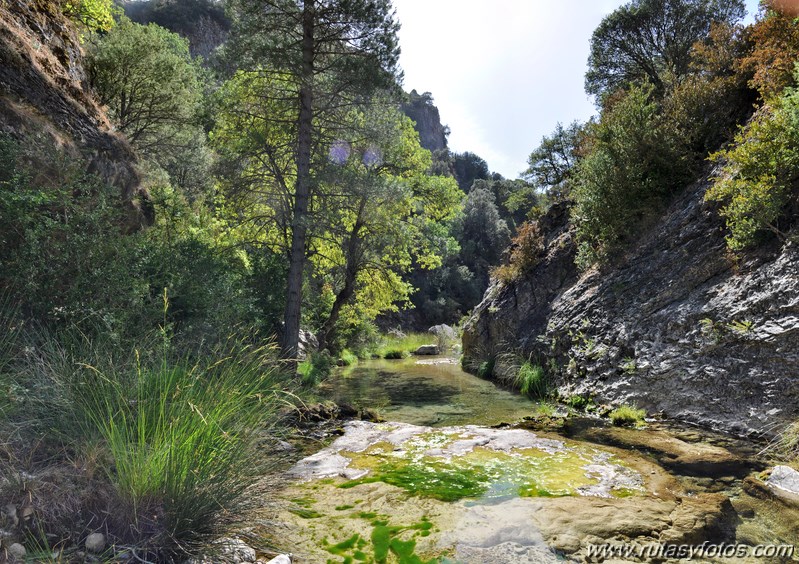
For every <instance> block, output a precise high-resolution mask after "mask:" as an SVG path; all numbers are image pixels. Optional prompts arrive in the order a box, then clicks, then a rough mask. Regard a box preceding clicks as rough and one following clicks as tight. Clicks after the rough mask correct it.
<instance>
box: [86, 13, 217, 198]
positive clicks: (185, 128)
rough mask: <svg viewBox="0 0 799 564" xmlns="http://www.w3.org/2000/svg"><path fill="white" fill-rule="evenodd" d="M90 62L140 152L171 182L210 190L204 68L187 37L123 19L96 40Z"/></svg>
mask: <svg viewBox="0 0 799 564" xmlns="http://www.w3.org/2000/svg"><path fill="white" fill-rule="evenodd" d="M87 63H88V64H87V67H88V74H89V79H90V82H91V85H92V87H93V88H94V90H95V92H96V93H97V95H98V97H99V99H100V101H101V102H102V103H103V104H104V105H105V106H107V107H108V109H109V110H110V114H111V117H112V119H113V120H114V121H115V122H116V124H117V126H118V128H119V130H120V131H121V132H122V133H124V134H125V136H126V137H127V139H128V140H129V141H130V142H131V143H132V144H133V146H134V147H135V148H136V150H137V151H138V152H139V153H140V154H141V155H142V156H144V157H145V158H146V159H148V160H150V161H152V162H154V163H156V164H157V165H158V166H159V167H161V168H163V169H164V170H166V171H167V172H168V173H169V176H170V179H171V182H172V184H174V185H180V186H181V187H182V188H183V189H184V190H186V191H193V192H194V193H195V194H196V193H197V192H200V191H202V189H203V188H206V187H207V184H208V179H207V176H208V166H209V165H208V163H209V158H210V157H209V155H208V154H207V150H206V148H205V135H204V132H203V131H202V129H201V127H200V124H199V113H200V109H201V106H200V105H201V101H202V87H201V80H200V77H201V72H200V70H199V67H198V65H197V64H196V63H195V62H194V60H193V59H192V58H191V55H190V54H189V48H188V43H187V42H186V40H185V39H182V38H181V37H180V36H178V35H176V34H174V33H172V32H170V31H168V30H166V29H164V28H162V27H159V26H157V25H155V24H149V25H146V26H145V25H139V24H136V23H133V22H131V21H130V20H128V19H127V18H122V19H121V21H120V22H119V24H118V25H117V26H116V27H115V28H114V29H113V30H111V31H109V32H108V33H106V34H104V35H102V36H100V37H97V38H95V39H94V41H93V42H92V44H91V45H90V47H89V49H88V54H87Z"/></svg>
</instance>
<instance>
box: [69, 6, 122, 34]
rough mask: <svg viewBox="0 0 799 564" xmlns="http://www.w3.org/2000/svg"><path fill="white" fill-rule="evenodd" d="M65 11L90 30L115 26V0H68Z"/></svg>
mask: <svg viewBox="0 0 799 564" xmlns="http://www.w3.org/2000/svg"><path fill="white" fill-rule="evenodd" d="M64 13H65V14H66V15H68V16H69V17H71V18H72V19H74V20H76V21H78V22H79V23H80V24H81V25H83V26H85V28H86V29H88V30H89V31H102V32H105V31H108V30H110V29H111V28H113V27H114V3H113V0H68V1H67V2H66V3H65V4H64Z"/></svg>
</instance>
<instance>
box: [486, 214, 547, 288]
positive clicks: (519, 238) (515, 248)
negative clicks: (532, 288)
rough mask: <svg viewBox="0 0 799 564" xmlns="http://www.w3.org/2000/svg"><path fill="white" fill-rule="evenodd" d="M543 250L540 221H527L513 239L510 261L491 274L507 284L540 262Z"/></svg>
mask: <svg viewBox="0 0 799 564" xmlns="http://www.w3.org/2000/svg"><path fill="white" fill-rule="evenodd" d="M543 252H544V236H543V234H542V233H541V228H540V226H539V225H538V222H536V221H528V222H525V223H523V224H522V225H520V226H519V230H518V232H517V233H516V236H514V237H513V239H512V240H511V246H510V254H509V257H508V263H507V264H503V265H501V266H498V267H497V268H495V269H494V270H493V272H492V273H491V274H492V275H493V276H494V278H496V279H498V280H500V281H502V282H504V283H505V284H509V283H511V282H514V281H516V280H518V279H519V278H520V277H521V276H522V275H523V274H524V273H525V272H528V271H529V270H531V269H532V268H533V267H534V266H535V265H536V264H538V262H539V261H540V260H541V259H542V256H543Z"/></svg>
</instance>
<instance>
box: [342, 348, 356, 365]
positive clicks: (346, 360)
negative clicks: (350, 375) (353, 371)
mask: <svg viewBox="0 0 799 564" xmlns="http://www.w3.org/2000/svg"><path fill="white" fill-rule="evenodd" d="M338 358H339V361H340V362H341V363H342V364H343V365H344V366H352V365H353V364H358V355H356V354H355V353H354V352H352V351H349V350H347V349H344V350H343V351H341V354H340V355H339V357H338Z"/></svg>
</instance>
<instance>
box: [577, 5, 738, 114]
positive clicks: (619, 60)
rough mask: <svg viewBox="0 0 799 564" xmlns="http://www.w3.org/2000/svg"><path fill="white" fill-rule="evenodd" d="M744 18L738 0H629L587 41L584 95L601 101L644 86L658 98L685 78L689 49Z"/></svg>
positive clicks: (687, 72) (608, 17)
mask: <svg viewBox="0 0 799 564" xmlns="http://www.w3.org/2000/svg"><path fill="white" fill-rule="evenodd" d="M745 13H746V10H745V6H744V3H743V1H742V0H631V1H630V2H628V3H627V4H625V5H623V6H621V7H620V8H618V9H616V10H615V11H614V12H613V13H611V14H610V15H608V16H606V17H605V18H604V19H603V20H602V23H600V24H599V27H597V29H596V30H595V31H594V34H593V36H592V37H591V54H590V56H589V58H588V72H587V73H586V76H585V89H586V92H588V93H589V94H593V95H595V96H596V97H597V99H598V100H600V101H601V100H602V99H603V98H604V97H606V96H609V95H612V94H613V93H614V92H615V91H617V90H619V89H627V88H629V87H630V86H631V85H642V84H646V83H650V84H652V85H653V86H654V88H655V91H656V92H657V93H659V94H661V95H662V94H663V93H665V92H666V90H667V87H669V86H670V85H672V84H676V83H679V82H680V81H681V80H682V78H684V77H685V76H687V75H688V74H690V61H691V56H690V53H691V48H692V46H693V45H694V43H696V42H697V41H700V40H703V39H705V37H707V35H708V33H709V31H710V26H711V24H712V23H713V22H721V23H728V24H734V23H735V22H736V21H738V20H739V19H741V18H742V17H743V16H744V14H745Z"/></svg>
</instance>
